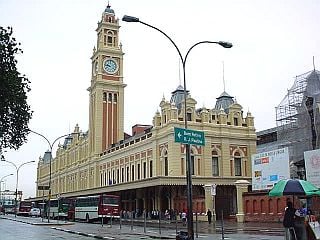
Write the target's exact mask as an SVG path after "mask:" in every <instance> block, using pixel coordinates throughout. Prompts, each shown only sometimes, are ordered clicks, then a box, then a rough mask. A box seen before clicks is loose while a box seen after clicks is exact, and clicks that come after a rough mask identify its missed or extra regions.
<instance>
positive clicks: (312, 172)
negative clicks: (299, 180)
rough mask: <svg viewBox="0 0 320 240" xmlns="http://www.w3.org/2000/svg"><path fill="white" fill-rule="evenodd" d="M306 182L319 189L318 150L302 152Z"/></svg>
mask: <svg viewBox="0 0 320 240" xmlns="http://www.w3.org/2000/svg"><path fill="white" fill-rule="evenodd" d="M304 161H305V167H306V178H307V181H309V182H311V183H313V184H314V185H315V186H316V187H320V149H317V150H312V151H306V152H304Z"/></svg>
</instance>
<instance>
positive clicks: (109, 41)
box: [108, 36, 112, 45]
mask: <svg viewBox="0 0 320 240" xmlns="http://www.w3.org/2000/svg"><path fill="white" fill-rule="evenodd" d="M108 45H112V37H111V36H108Z"/></svg>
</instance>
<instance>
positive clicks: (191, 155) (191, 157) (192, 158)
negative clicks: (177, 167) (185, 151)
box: [190, 149, 194, 175]
mask: <svg viewBox="0 0 320 240" xmlns="http://www.w3.org/2000/svg"><path fill="white" fill-rule="evenodd" d="M190 159H191V163H190V165H191V166H190V168H191V169H190V171H191V174H192V175H194V152H193V150H192V149H191V151H190Z"/></svg>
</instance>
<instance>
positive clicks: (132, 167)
mask: <svg viewBox="0 0 320 240" xmlns="http://www.w3.org/2000/svg"><path fill="white" fill-rule="evenodd" d="M131 181H134V165H132V166H131Z"/></svg>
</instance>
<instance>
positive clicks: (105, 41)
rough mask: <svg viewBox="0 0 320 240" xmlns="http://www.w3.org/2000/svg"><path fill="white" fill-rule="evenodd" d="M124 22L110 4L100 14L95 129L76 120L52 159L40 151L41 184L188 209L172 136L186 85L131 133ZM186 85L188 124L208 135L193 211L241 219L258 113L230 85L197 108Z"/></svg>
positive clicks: (194, 156)
mask: <svg viewBox="0 0 320 240" xmlns="http://www.w3.org/2000/svg"><path fill="white" fill-rule="evenodd" d="M119 28H120V25H119V19H118V18H117V17H116V15H115V12H114V10H113V9H112V8H111V7H110V6H109V5H108V6H107V7H106V9H105V10H104V11H103V13H102V17H101V20H100V21H99V22H98V26H97V29H96V32H97V45H96V47H95V48H94V50H93V54H92V57H91V60H92V75H91V81H90V86H89V88H88V91H89V102H90V104H89V108H90V109H89V129H88V130H87V131H81V130H80V128H79V126H78V125H76V126H75V128H74V131H73V132H72V133H71V134H70V136H68V137H66V138H65V140H64V143H63V144H61V145H59V147H58V149H57V151H56V153H55V157H54V158H53V159H51V152H49V151H48V152H46V153H45V154H44V155H43V157H41V158H40V160H39V163H38V170H37V186H45V185H48V184H49V182H50V179H51V192H52V196H51V198H55V197H57V196H60V197H76V196H84V195H91V194H97V193H110V194H117V195H119V196H120V197H121V204H122V206H121V207H122V209H123V210H129V211H131V210H135V211H137V210H144V209H145V210H146V211H152V210H159V211H165V210H166V209H175V210H177V211H178V212H181V211H182V210H184V209H185V210H187V185H186V159H185V156H186V152H185V145H183V144H181V143H177V142H175V136H174V128H175V127H178V128H183V127H184V116H185V112H184V104H183V103H184V89H183V87H182V86H178V87H177V88H176V89H175V90H173V91H172V95H171V99H170V100H166V99H165V98H163V99H160V104H159V107H160V110H159V111H157V112H156V113H155V114H154V116H150V118H152V125H143V124H135V125H134V126H133V127H132V132H131V133H130V134H128V133H125V132H124V120H125V119H124V109H125V102H124V94H125V91H124V90H125V87H126V84H125V81H124V78H123V70H124V69H123V58H124V53H123V51H122V45H121V44H120V42H119ZM128 64H130V63H128ZM203 84H204V87H205V83H203ZM168 91H169V90H168ZM187 93H188V94H187V107H186V111H187V114H186V116H187V118H188V119H187V121H188V128H190V129H193V130H198V131H203V132H204V135H205V146H196V145H192V146H191V163H192V169H191V171H192V183H193V186H192V192H193V195H192V196H193V212H197V213H205V212H206V210H207V209H208V208H210V209H213V210H214V211H215V213H216V215H217V217H218V218H219V217H220V215H221V213H222V211H223V214H224V217H226V216H227V217H234V218H237V220H238V221H240V222H241V221H243V220H244V209H243V204H242V194H243V192H247V191H248V187H249V186H250V182H251V155H252V154H254V153H256V139H257V137H256V132H255V127H254V118H253V116H252V115H251V113H250V112H247V113H246V114H244V112H243V108H242V106H241V105H240V104H239V103H237V102H236V101H235V100H234V98H233V97H232V96H230V95H229V94H228V93H226V92H225V91H224V92H223V93H222V94H221V95H220V96H218V97H217V98H216V104H215V106H213V107H211V108H210V107H209V108H206V107H202V108H197V107H196V104H197V101H196V100H195V99H194V98H192V97H191V94H190V92H189V91H187ZM50 163H51V174H50ZM213 185H214V186H216V188H215V190H216V191H215V192H216V195H214V196H212V194H211V189H212V186H213ZM37 189H38V188H37ZM43 195H44V196H45V197H46V198H47V197H48V191H47V190H38V191H37V197H42V196H43Z"/></svg>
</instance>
